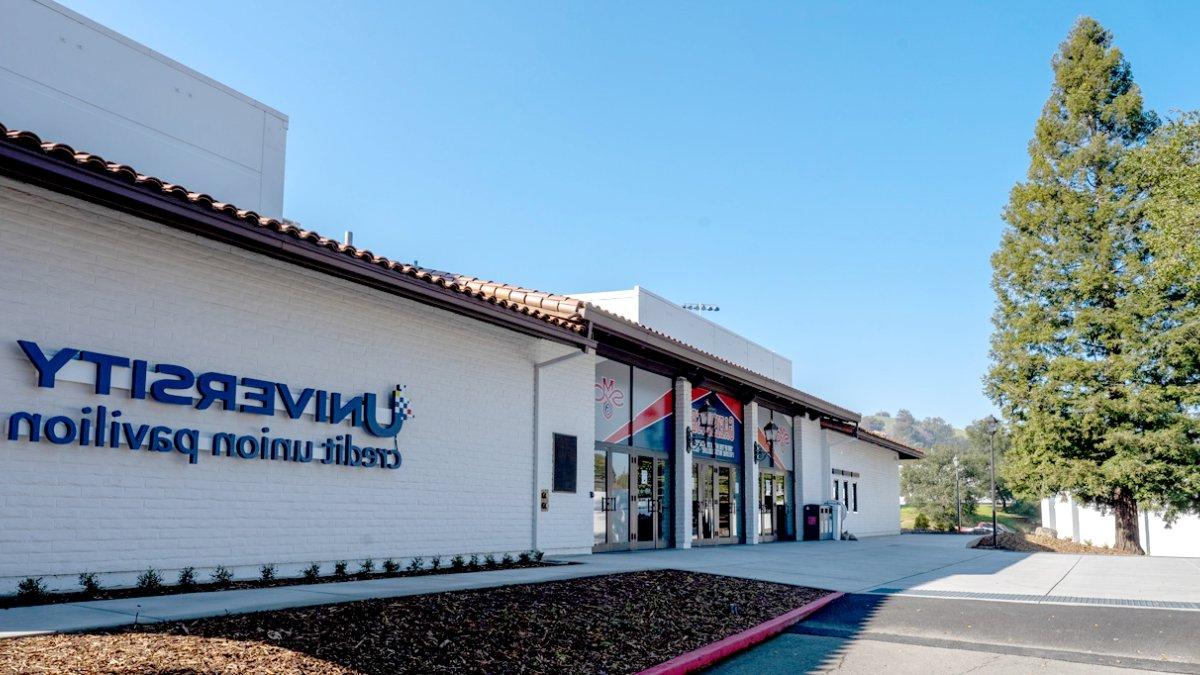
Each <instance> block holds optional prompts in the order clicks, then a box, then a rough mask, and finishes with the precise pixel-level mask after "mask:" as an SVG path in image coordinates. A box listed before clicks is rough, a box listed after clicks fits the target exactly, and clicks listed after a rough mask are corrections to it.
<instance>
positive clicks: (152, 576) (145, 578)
mask: <svg viewBox="0 0 1200 675" xmlns="http://www.w3.org/2000/svg"><path fill="white" fill-rule="evenodd" d="M162 585H163V582H162V575H161V574H159V573H158V570H156V569H154V568H153V567H147V568H146V571H145V572H142V573H141V574H139V575H138V578H137V587H138V588H140V589H142V590H145V591H155V590H158V589H160V588H162Z"/></svg>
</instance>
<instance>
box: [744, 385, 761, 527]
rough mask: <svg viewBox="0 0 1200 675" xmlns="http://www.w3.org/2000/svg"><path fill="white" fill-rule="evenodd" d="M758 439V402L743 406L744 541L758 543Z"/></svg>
mask: <svg viewBox="0 0 1200 675" xmlns="http://www.w3.org/2000/svg"><path fill="white" fill-rule="evenodd" d="M757 439H758V403H755V402H754V401H750V402H749V403H747V404H745V405H744V406H743V407H742V524H743V528H744V529H743V532H744V533H745V534H744V535H743V537H742V541H744V542H745V543H747V544H757V543H758V462H756V461H754V444H755V442H756V440H757Z"/></svg>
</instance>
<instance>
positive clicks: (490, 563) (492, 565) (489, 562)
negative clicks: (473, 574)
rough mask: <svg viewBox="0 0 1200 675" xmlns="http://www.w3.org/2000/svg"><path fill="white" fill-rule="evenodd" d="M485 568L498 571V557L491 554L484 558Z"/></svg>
mask: <svg viewBox="0 0 1200 675" xmlns="http://www.w3.org/2000/svg"><path fill="white" fill-rule="evenodd" d="M483 566H484V567H486V568H488V569H489V570H492V569H496V556H494V555H492V554H491V553H489V554H487V555H486V556H484V557H483Z"/></svg>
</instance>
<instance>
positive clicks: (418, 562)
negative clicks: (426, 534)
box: [408, 556, 425, 572]
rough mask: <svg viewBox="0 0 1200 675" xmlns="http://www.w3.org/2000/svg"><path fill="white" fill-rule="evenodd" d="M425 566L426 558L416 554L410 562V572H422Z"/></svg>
mask: <svg viewBox="0 0 1200 675" xmlns="http://www.w3.org/2000/svg"><path fill="white" fill-rule="evenodd" d="M424 567H425V559H424V558H422V557H421V556H415V557H413V559H412V560H410V561H409V563H408V571H409V572H420V571H421V570H422V569H423V568H424Z"/></svg>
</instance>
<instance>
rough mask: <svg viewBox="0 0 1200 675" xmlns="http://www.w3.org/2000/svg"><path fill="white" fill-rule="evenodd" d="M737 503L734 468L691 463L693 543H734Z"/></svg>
mask: <svg viewBox="0 0 1200 675" xmlns="http://www.w3.org/2000/svg"><path fill="white" fill-rule="evenodd" d="M739 501H740V490H739V489H738V472H737V467H734V466H731V465H728V464H723V463H719V462H703V461H693V464H692V540H693V542H694V543H696V544H729V543H736V542H737V540H738V503H739Z"/></svg>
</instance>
